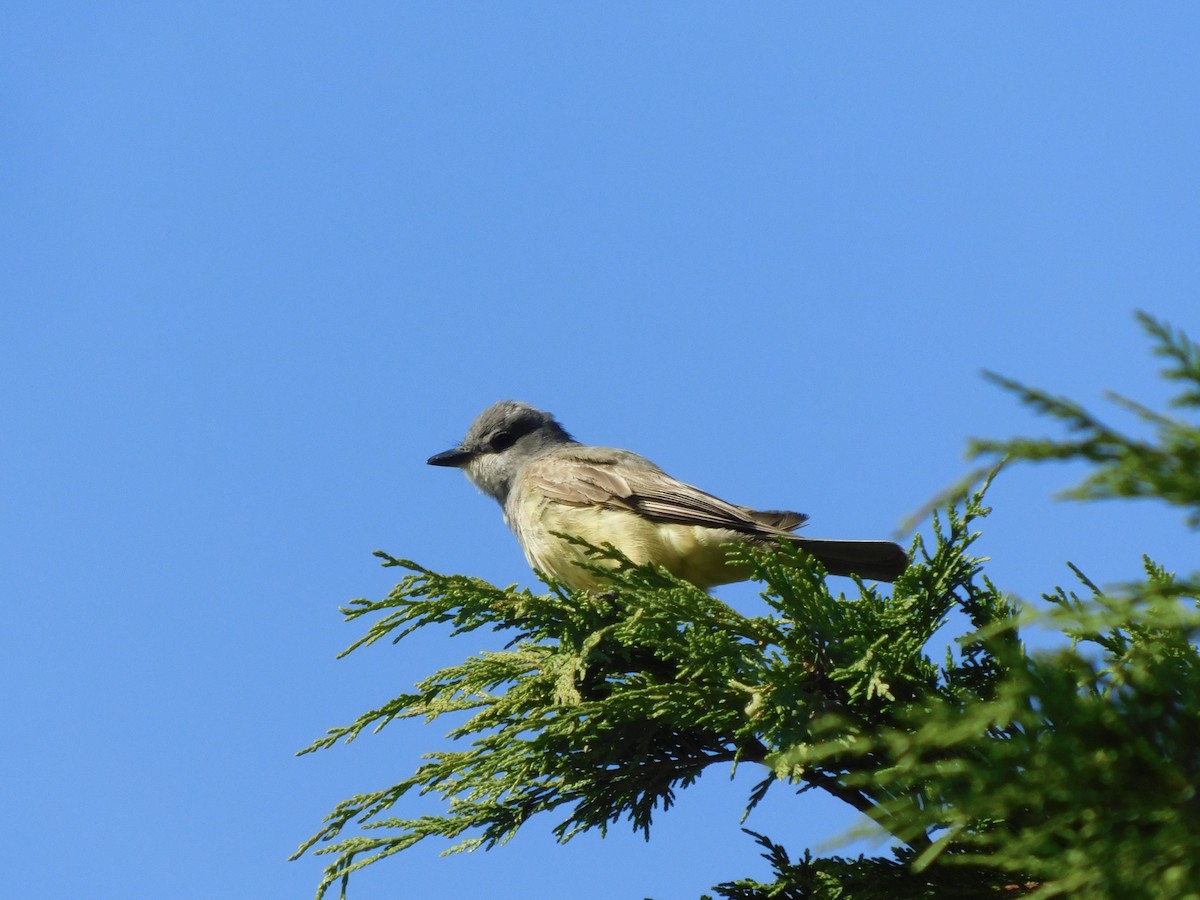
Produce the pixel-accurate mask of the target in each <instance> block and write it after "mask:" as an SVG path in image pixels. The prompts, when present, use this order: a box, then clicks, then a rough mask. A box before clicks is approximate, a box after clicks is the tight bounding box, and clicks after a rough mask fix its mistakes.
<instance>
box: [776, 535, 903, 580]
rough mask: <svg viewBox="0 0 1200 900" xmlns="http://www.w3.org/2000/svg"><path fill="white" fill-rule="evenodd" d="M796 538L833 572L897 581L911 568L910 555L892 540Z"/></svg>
mask: <svg viewBox="0 0 1200 900" xmlns="http://www.w3.org/2000/svg"><path fill="white" fill-rule="evenodd" d="M792 542H793V543H795V544H797V545H799V546H800V547H802V548H803V549H805V550H807V551H808V552H809V553H811V554H812V555H813V556H815V557H816V558H817V559H819V560H820V561H821V565H823V566H824V567H825V568H826V569H828V570H829V574H830V575H857V576H859V577H860V578H867V579H870V580H871V581H895V580H896V576H898V575H899V574H900V573H901V572H903V571H904V570H905V569H906V568H908V556H907V554H905V552H904V550H903V549H902V548H901V547H900V545H899V544H893V543H892V542H891V541H831V540H824V539H822V538H802V537H794V538H792Z"/></svg>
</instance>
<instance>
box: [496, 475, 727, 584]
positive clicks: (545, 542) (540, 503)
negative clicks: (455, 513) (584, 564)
mask: <svg viewBox="0 0 1200 900" xmlns="http://www.w3.org/2000/svg"><path fill="white" fill-rule="evenodd" d="M508 501H509V502H508V503H507V504H506V508H505V512H506V514H507V518H508V521H509V524H510V525H511V526H512V529H513V531H514V532H515V533H516V535H517V539H518V540H519V541H520V543H521V547H522V549H523V550H524V551H525V558H526V560H527V561H528V562H529V564H530V566H532V567H533V568H535V569H539V570H541V571H542V572H545V573H546V574H547V575H549V576H551V577H552V578H554V579H555V580H557V581H560V582H562V583H563V584H564V585H566V586H568V587H570V588H573V589H575V590H584V589H588V590H590V589H594V588H597V587H600V586H601V581H602V580H601V579H599V578H598V577H597V576H596V575H595V574H593V573H591V572H587V571H585V570H583V569H581V568H580V567H579V565H578V563H579V562H580V561H581V560H584V559H586V554H585V552H584V550H583V548H581V547H578V546H576V545H573V544H571V543H569V542H567V541H564V540H563V539H562V538H560V537H558V536H557V535H556V532H557V533H561V534H569V535H573V536H575V537H578V538H582V539H583V540H585V541H587V542H588V543H589V544H592V545H594V546H597V547H599V546H603V545H604V544H612V545H613V546H614V547H616V548H617V549H618V550H620V551H621V552H622V553H623V554H625V556H627V557H629V559H630V560H632V561H633V562H634V563H638V564H644V563H648V562H653V563H655V564H657V565H660V566H663V567H664V568H665V569H667V571H669V572H671V573H672V574H674V575H676V576H678V577H680V578H684V579H686V580H688V581H690V582H692V583H693V584H695V585H696V586H697V587H700V588H702V589H705V590H707V589H708V588H710V587H713V586H714V585H717V584H725V583H727V582H730V581H736V580H739V578H741V577H744V573H739V572H737V571H736V570H733V569H731V568H730V567H729V566H727V565H726V562H725V558H726V549H727V548H726V546H724V545H725V543H726V542H728V541H732V540H744V539H745V536H744V535H741V534H738V533H736V532H733V531H729V530H726V529H716V528H705V527H703V526H697V525H680V524H676V523H669V522H655V521H651V520H649V519H645V518H643V517H641V516H639V515H638V514H637V513H635V512H633V511H631V510H626V509H620V508H613V507H607V506H586V505H576V504H566V503H560V502H557V501H555V500H549V499H547V498H546V496H545V495H544V494H542V493H541V492H539V491H537V490H535V489H530V488H528V487H526V486H524V485H521V484H518V485H517V487H516V489H515V490H514V491H513V492H512V493H511V494H510V495H509V498H508ZM604 565H615V563H608V562H606V563H604Z"/></svg>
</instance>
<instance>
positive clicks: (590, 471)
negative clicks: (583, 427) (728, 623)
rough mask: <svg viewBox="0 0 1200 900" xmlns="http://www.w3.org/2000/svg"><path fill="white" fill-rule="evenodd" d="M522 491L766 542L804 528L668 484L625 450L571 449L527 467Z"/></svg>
mask: <svg viewBox="0 0 1200 900" xmlns="http://www.w3.org/2000/svg"><path fill="white" fill-rule="evenodd" d="M520 477H521V480H522V481H523V482H524V483H525V484H524V487H526V488H532V489H535V490H537V491H538V492H540V493H541V494H543V495H544V496H545V497H546V498H547V499H549V500H552V501H555V502H558V503H565V504H568V505H571V506H599V507H604V508H608V509H626V510H629V511H631V512H634V513H637V514H638V515H640V516H644V517H645V518H647V519H652V520H655V521H659V522H674V523H677V524H681V525H702V526H705V527H708V528H727V529H730V530H732V531H739V532H743V533H745V534H757V535H762V536H764V537H767V536H775V535H783V534H787V533H788V532H789V531H791V530H792V529H794V528H798V527H799V526H800V525H801V524H803V523H804V520H805V519H806V518H807V516H805V515H803V514H801V513H792V512H783V511H776V510H772V511H769V512H757V511H755V510H752V509H750V508H748V507H745V506H736V505H734V504H732V503H726V502H725V501H724V500H722V499H720V498H719V497H714V496H713V495H712V494H709V493H706V492H705V491H702V490H700V489H699V488H697V487H693V486H692V485H690V484H685V483H684V482H682V481H679V480H678V479H675V478H672V477H671V476H670V475H668V474H667V473H666V472H664V471H663V470H662V469H660V468H659V467H658V466H656V465H654V463H652V462H650V461H649V460H648V459H645V458H643V457H641V456H638V455H637V454H636V453H630V452H629V451H628V450H616V449H612V448H608V447H585V446H580V445H577V444H576V445H569V446H566V447H560V448H557V449H555V450H554V451H552V452H550V453H547V454H545V455H544V456H541V457H538V458H536V459H534V460H531V461H530V462H528V463H526V465H525V467H524V470H523V471H522V473H521V476H520Z"/></svg>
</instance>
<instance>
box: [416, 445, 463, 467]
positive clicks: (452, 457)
mask: <svg viewBox="0 0 1200 900" xmlns="http://www.w3.org/2000/svg"><path fill="white" fill-rule="evenodd" d="M474 455H475V454H474V453H472V452H471V451H470V450H464V449H463V448H462V447H455V448H454V449H453V450H445V451H443V452H441V453H437V454H435V455H433V456H431V457H429V459H427V460H425V461H426V462H427V463H428V464H429V465H431V466H453V467H454V468H456V469H457V468H462V467H463V466H465V465H466V464H467V461H468V460H469V459H470V458H471V457H472V456H474Z"/></svg>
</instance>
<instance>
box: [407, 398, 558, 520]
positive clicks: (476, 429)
mask: <svg viewBox="0 0 1200 900" xmlns="http://www.w3.org/2000/svg"><path fill="white" fill-rule="evenodd" d="M571 443H574V441H573V440H571V436H570V435H569V434H567V432H566V431H565V430H564V429H563V427H562V426H561V425H559V424H558V422H556V421H555V420H554V416H552V415H550V413H548V412H543V411H542V410H540V409H535V408H534V407H532V406H530V405H529V404H528V403H521V402H520V401H517V400H501V401H500V402H499V403H497V404H495V405H494V406H489V407H488V408H487V409H485V410H484V411H483V412H481V413H480V414H479V415H478V416H477V417H476V419H475V421H474V422H472V423H471V427H470V428H469V429H467V436H466V437H465V438H463V439H462V443H461V444H459V445H458V446H457V447H454V448H452V449H450V450H447V451H445V452H444V453H439V454H437V455H436V456H431V457H429V465H431V466H454V467H455V468H459V469H462V470H463V471H464V472H466V473H467V477H468V478H470V479H471V481H472V482H474V483H475V486H476V487H478V488H479V489H480V490H481V491H483V492H484V493H487V494H491V495H492V496H493V497H495V498H496V500H498V501H499V503H500V505H501V506H503V505H504V501H505V500H506V499H507V497H508V491H509V488H510V487H512V483H513V480H514V479H515V478H516V475H517V472H518V471H520V468H521V466H523V465H524V464H525V463H526V462H528V461H529V460H531V459H533V458H534V457H535V456H539V455H541V454H542V453H544V452H546V451H547V450H549V449H551V448H553V447H556V446H558V445H560V444H571Z"/></svg>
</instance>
